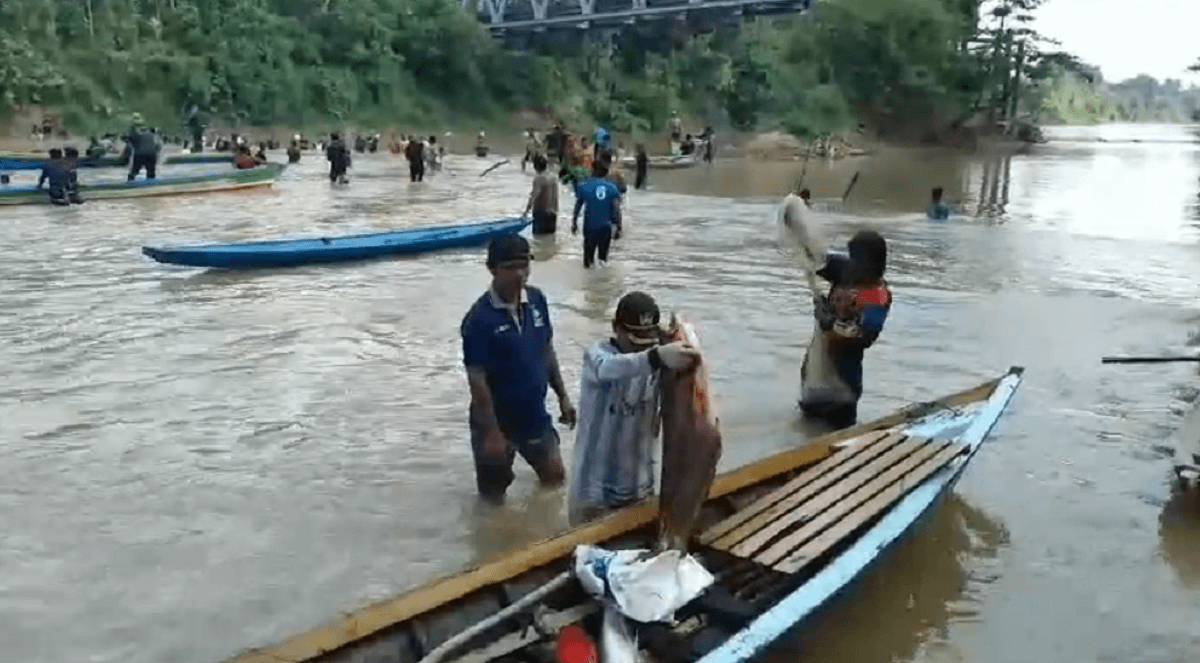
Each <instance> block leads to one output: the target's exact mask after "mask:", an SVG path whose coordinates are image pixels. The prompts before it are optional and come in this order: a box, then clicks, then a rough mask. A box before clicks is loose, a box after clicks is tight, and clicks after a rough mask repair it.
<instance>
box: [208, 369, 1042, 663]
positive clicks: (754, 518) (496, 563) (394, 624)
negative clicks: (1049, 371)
mask: <svg viewBox="0 0 1200 663" xmlns="http://www.w3.org/2000/svg"><path fill="white" fill-rule="evenodd" d="M1023 373H1024V371H1023V369H1021V368H1012V369H1010V370H1009V371H1008V372H1007V373H1006V374H1004V375H1003V376H1001V377H999V378H997V379H995V380H991V381H989V382H986V383H984V384H982V385H979V386H978V387H975V388H973V389H969V390H966V391H963V392H960V393H957V394H953V395H951V396H947V397H945V398H941V399H938V400H936V401H932V402H928V403H917V404H913V405H910V406H908V407H906V408H903V409H901V410H899V411H897V412H895V413H893V414H890V415H888V416H885V417H883V418H880V419H877V420H875V421H872V422H868V423H863V424H859V425H857V426H854V427H852V428H849V429H846V430H843V431H839V432H837V433H833V434H830V435H825V436H823V437H820V438H817V439H815V440H813V441H811V442H809V443H808V444H806V445H804V446H802V447H799V448H797V449H793V450H790V451H784V452H782V453H779V454H776V455H774V456H771V457H769V458H766V459H764V460H761V461H758V462H756V463H752V464H750V465H747V466H745V467H742V468H740V469H737V470H733V471H731V472H727V473H725V474H722V475H720V476H718V477H717V478H716V480H715V481H714V482H713V484H712V487H711V489H710V490H709V498H708V501H707V502H706V503H705V504H704V507H703V510H702V513H701V517H700V520H699V522H700V523H701V527H702V530H703V532H702V533H701V534H700V535H699V536H698V537H697V538H696V540H695V544H696V545H694V546H693V549H692V553H693V555H695V556H696V557H697V559H698V560H700V561H701V563H702V564H704V566H705V567H706V568H708V570H709V571H711V572H712V573H713V574H714V576H716V578H717V581H716V584H714V585H713V586H712V587H710V588H709V589H708V590H707V591H706V592H705V594H703V595H701V596H700V597H699V598H697V599H696V600H695V601H692V602H691V603H690V604H688V605H686V606H684V607H683V608H682V609H680V610H679V611H678V612H677V613H676V615H675V617H676V619H677V620H678V624H677V625H676V626H672V625H667V624H660V625H645V624H640V625H636V630H637V641H638V643H639V645H640V646H641V647H642V648H643V649H645V650H646V651H647V653H649V654H650V657H651V659H652V660H655V661H658V662H660V663H695V662H697V661H699V662H700V663H744V662H745V661H748V660H750V659H752V658H754V657H755V656H756V655H758V654H760V653H761V652H762V651H763V649H764V648H765V647H766V646H767V645H768V644H770V643H771V642H772V641H774V640H776V639H778V638H779V637H780V636H782V635H783V634H784V633H786V632H787V631H788V630H789V629H791V628H792V627H794V626H796V625H798V624H799V623H800V622H802V621H804V620H805V619H806V618H808V617H809V616H811V615H812V614H813V613H815V612H816V611H817V610H818V609H819V608H820V607H821V606H822V605H824V604H825V603H826V602H828V601H829V600H830V599H831V598H833V597H834V596H835V595H837V594H838V592H840V591H841V590H842V589H844V588H846V587H847V586H849V585H850V584H851V583H852V582H853V581H854V580H855V578H857V577H859V576H860V575H862V574H863V573H867V572H870V569H871V566H872V563H873V562H874V561H875V560H877V559H878V558H879V557H880V556H882V555H884V554H885V553H886V551H887V549H888V548H889V546H891V545H892V544H893V543H895V542H896V541H897V540H898V539H900V537H901V536H902V535H904V534H905V533H906V532H909V531H910V530H913V529H914V528H915V527H916V526H917V525H918V523H920V522H921V520H922V516H924V515H925V514H927V513H928V512H929V511H930V510H931V509H934V508H937V504H938V503H939V500H938V498H939V497H940V496H943V495H945V494H946V493H947V491H949V490H951V488H952V487H953V486H954V484H955V482H956V481H957V480H958V478H959V476H961V474H962V472H963V470H964V469H965V468H966V466H967V464H968V463H969V462H970V461H971V459H972V458H973V457H974V456H975V455H976V453H977V452H978V451H979V449H980V447H981V446H982V444H983V442H984V440H985V439H987V436H988V434H989V432H990V431H991V430H992V428H993V426H995V425H996V422H997V421H999V419H1000V417H1001V416H1002V415H1003V413H1004V411H1005V409H1006V408H1007V407H1008V403H1009V401H1010V400H1011V399H1012V397H1013V394H1014V392H1015V391H1016V389H1017V387H1018V385H1019V384H1020V382H1021V378H1022V375H1023ZM856 482H858V483H856ZM856 486H857V487H856ZM839 494H840V498H838V499H834V498H835V497H837V496H838V495H839ZM855 500H857V505H856V506H853V507H852V508H850V507H847V505H851V504H852V503H854V502H855ZM764 504H765V505H767V506H766V508H763V505H764ZM839 509H842V512H841V513H840V517H831V516H834V515H839V511H838V510H839ZM656 515H657V504H656V503H655V502H654V501H653V500H647V501H645V502H642V503H639V504H636V505H634V506H631V507H628V508H626V509H623V510H621V511H619V512H617V513H615V514H612V515H610V516H609V517H607V518H605V519H603V520H599V521H597V522H594V523H591V524H589V525H586V526H583V527H579V528H576V529H573V530H570V531H568V532H566V533H564V534H561V535H559V536H556V537H553V538H551V539H547V540H545V541H542V542H539V543H536V544H533V545H529V546H526V547H523V548H521V549H519V550H514V551H512V552H510V553H507V554H504V555H501V556H499V557H497V558H495V559H493V560H490V561H487V562H484V563H482V564H479V565H476V566H473V567H472V568H469V569H467V570H465V571H462V572H461V573H457V574H454V575H451V576H448V577H446V578H443V579H441V580H436V581H434V582H431V583H429V584H426V585H424V586H422V587H418V588H416V589H414V590H411V591H409V592H407V593H405V594H402V595H400V596H397V597H395V598H392V599H389V600H387V601H384V602H382V603H378V604H376V605H373V606H370V607H367V608H364V609H362V610H359V611H356V612H354V613H352V614H349V615H346V616H344V617H341V618H338V619H336V620H334V621H332V622H330V623H328V624H326V625H324V626H321V627H318V628H315V629H313V630H311V631H308V632H306V633H302V634H300V635H297V636H295V637H293V638H291V639H288V640H286V641H285V642H283V643H281V644H279V645H276V646H273V647H267V648H263V649H254V650H250V651H247V652H244V653H242V654H240V655H237V656H235V657H234V658H232V659H230V660H229V661H228V663H278V662H279V661H291V662H292V663H301V662H305V663H316V662H317V661H321V662H326V661H328V662H331V663H352V662H354V661H365V660H381V661H389V662H394V663H501V662H502V661H513V660H525V659H526V658H529V659H532V660H540V659H539V656H540V653H541V652H544V651H545V650H546V648H547V647H549V648H550V649H553V647H554V643H553V639H554V637H555V634H557V633H559V632H560V630H561V629H562V628H563V627H565V626H567V625H570V624H579V625H581V626H583V627H584V628H585V630H588V631H589V632H590V633H591V635H592V637H593V638H596V636H597V635H598V634H597V633H596V631H595V630H594V627H595V625H596V621H595V617H596V616H598V613H599V608H598V606H597V605H596V603H595V601H593V600H591V599H590V598H589V597H588V596H587V595H586V593H585V592H583V590H582V589H581V588H580V587H578V586H577V583H576V582H575V581H574V580H573V579H570V578H568V580H569V584H567V585H563V586H558V583H557V582H554V583H551V582H548V581H551V580H552V579H560V578H562V576H563V575H564V572H568V571H569V570H570V569H571V568H572V565H573V564H572V552H573V551H574V550H575V548H576V546H579V545H581V544H589V545H602V546H604V547H606V548H609V549H615V548H635V549H636V548H648V547H649V546H650V545H652V544H653V542H654V541H655V540H656V539H657V528H656V522H655V517H656ZM768 515H773V519H772V518H766V517H765V516H768ZM785 518H793V519H794V520H795V522H794V523H793V524H794V528H793V529H790V530H789V529H780V530H779V531H778V532H775V533H774V534H772V535H771V536H769V537H767V538H766V539H764V540H765V542H766V544H767V547H780V544H783V543H785V542H787V541H789V540H791V541H792V543H791V544H789V545H792V546H795V548H788V547H787V546H783V547H782V548H783V549H784V552H783V554H782V555H781V556H780V558H781V560H782V561H780V562H771V563H759V562H757V561H755V560H754V559H752V558H750V557H739V556H737V555H734V554H730V553H729V552H728V550H724V549H719V546H720V545H721V543H720V542H721V540H722V539H725V538H729V537H733V539H737V540H739V541H742V542H746V541H750V540H752V539H753V537H754V536H755V535H756V534H759V533H762V532H764V531H767V530H764V529H763V527H769V526H770V525H771V524H773V523H779V522H781V519H785ZM750 525H756V526H757V527H758V529H755V527H749V526H750ZM806 529H810V530H812V531H811V532H810V533H809V538H807V539H806V538H803V536H802V535H803V533H804V532H805V530H806ZM739 530H741V534H740V535H739V536H741V537H742V538H740V539H738V537H737V536H733V535H734V533H736V532H738V531H739ZM818 543H819V544H821V546H818V545H816V544H818ZM822 546H823V547H824V551H823V552H820V553H817V554H814V555H813V556H812V557H811V558H805V556H804V555H803V554H800V553H804V552H805V551H807V552H810V553H811V552H815V551H816V550H817V548H819V547H822ZM728 547H729V546H726V548H728ZM733 547H736V546H733ZM789 559H790V560H791V561H790V566H792V567H797V566H798V567H799V568H800V570H799V571H795V572H788V571H784V570H781V568H784V567H785V566H788V564H784V562H787V561H788V560H789ZM543 587H551V588H552V589H551V590H550V591H549V593H548V594H546V595H544V596H539V593H538V590H539V589H540V588H543ZM554 587H557V588H556V589H555V588H554ZM527 597H530V600H529V601H528V602H529V603H532V604H533V605H529V606H526V605H525V604H526V603H527V601H526V599H527ZM512 606H516V609H520V610H524V612H523V613H519V614H512V615H509V614H507V613H508V612H510V611H512V610H513V609H514V608H513V607H512ZM502 611H503V613H502ZM498 613H502V614H500V615H499V620H498V621H497V620H496V619H497V614H498ZM488 622H492V623H491V624H490V625H488ZM479 625H482V630H471V631H470V633H467V631H468V629H471V627H476V626H479ZM464 633H467V634H466V635H465V636H461V637H456V636H458V634H464ZM452 640H453V641H454V642H455V643H457V644H449V645H447V643H450V642H451V641H452ZM443 645H447V646H445V647H443ZM431 653H432V655H431ZM527 653H528V656H526V654H527Z"/></svg>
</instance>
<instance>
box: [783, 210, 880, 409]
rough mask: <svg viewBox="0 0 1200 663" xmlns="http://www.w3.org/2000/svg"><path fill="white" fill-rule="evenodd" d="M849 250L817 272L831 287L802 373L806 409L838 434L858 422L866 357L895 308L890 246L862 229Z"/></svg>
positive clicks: (821, 299)
mask: <svg viewBox="0 0 1200 663" xmlns="http://www.w3.org/2000/svg"><path fill="white" fill-rule="evenodd" d="M847 249H848V253H849V257H848V258H847V257H843V256H837V255H830V256H829V258H828V259H827V260H826V263H825V266H824V267H822V268H821V269H820V270H818V271H817V275H818V276H820V277H821V278H824V279H826V280H827V281H829V282H830V284H831V286H830V289H829V294H828V295H827V296H818V297H816V301H815V302H814V307H813V315H814V316H815V317H816V319H817V325H818V328H819V330H820V331H819V334H820V338H814V339H813V342H812V343H811V344H810V345H809V349H808V352H806V353H805V355H804V364H803V365H802V367H801V369H800V376H801V378H800V379H801V383H802V396H801V401H800V408H801V410H802V411H803V412H804V414H805V416H806V417H809V418H812V419H816V420H819V421H823V422H824V423H826V424H828V425H829V426H831V427H833V428H834V429H835V430H840V429H842V428H848V427H850V426H853V425H854V424H855V423H856V422H857V421H858V401H859V399H860V398H862V392H863V372H862V362H863V353H864V351H865V350H866V349H867V348H869V347H871V345H872V344H873V343H875V340H876V339H878V338H879V334H880V332H882V331H883V324H884V322H885V321H886V320H887V316H888V312H889V311H890V310H891V307H892V292H891V290H890V289H889V288H888V285H887V282H886V281H885V280H884V279H883V274H884V271H885V269H886V267H887V242H886V241H885V240H884V239H883V237H882V236H881V235H880V234H879V233H877V232H875V231H873V230H862V231H859V232H858V233H857V234H855V235H854V237H852V238H851V239H850V241H849V243H848V244H847ZM817 362H820V363H821V365H817ZM815 376H825V378H824V380H823V381H822V380H818V379H817V378H816V377H815Z"/></svg>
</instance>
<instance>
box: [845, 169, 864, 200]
mask: <svg viewBox="0 0 1200 663" xmlns="http://www.w3.org/2000/svg"><path fill="white" fill-rule="evenodd" d="M861 172H862V171H855V172H854V177H852V178H850V185H849V186H847V187H846V193H843V194H842V204H845V203H846V199H847V198H849V197H850V191H852V190H853V189H854V185H855V184H858V176H859V175H860V174H861Z"/></svg>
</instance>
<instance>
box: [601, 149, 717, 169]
mask: <svg viewBox="0 0 1200 663" xmlns="http://www.w3.org/2000/svg"><path fill="white" fill-rule="evenodd" d="M700 156H701V155H700V152H699V151H696V152H693V153H691V154H684V155H680V156H677V157H670V156H653V157H650V158H649V159H647V161H646V167H647V168H649V169H651V170H675V169H679V168H691V167H692V166H695V165H696V164H698V163H700ZM621 165H622V166H624V167H625V168H628V169H630V170H633V169H635V168H637V159H636V158H635V157H625V158H624V159H622V160H621Z"/></svg>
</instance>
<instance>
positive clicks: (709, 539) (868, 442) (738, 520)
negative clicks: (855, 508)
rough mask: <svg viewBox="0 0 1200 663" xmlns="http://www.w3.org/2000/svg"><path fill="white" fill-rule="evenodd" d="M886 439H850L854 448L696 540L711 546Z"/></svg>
mask: <svg viewBox="0 0 1200 663" xmlns="http://www.w3.org/2000/svg"><path fill="white" fill-rule="evenodd" d="M886 437H889V435H888V432H887V431H873V432H870V433H867V434H866V435H863V436H862V437H861V438H859V439H857V440H853V444H854V446H853V447H852V448H850V449H847V450H846V451H839V452H836V453H834V454H833V455H832V456H830V457H829V458H826V459H825V460H823V461H821V462H819V463H817V464H816V465H813V466H812V467H810V468H808V469H807V470H805V471H803V472H801V473H800V474H799V475H797V476H796V477H795V478H794V479H792V480H790V481H788V482H787V483H785V484H784V485H782V486H780V487H779V488H776V489H775V490H773V491H771V492H770V493H768V494H766V495H764V496H762V497H761V498H759V499H758V500H756V501H754V502H752V503H750V504H748V505H746V506H744V507H742V508H741V509H739V510H738V511H737V512H736V513H734V514H733V515H731V516H729V517H728V518H726V519H725V520H722V521H721V522H718V523H716V524H715V525H713V526H712V527H710V528H708V529H707V530H706V531H705V532H704V533H702V534H701V535H700V536H699V537H697V540H698V541H699V542H700V543H701V544H702V545H711V544H712V543H713V542H715V541H717V540H718V539H721V538H722V537H725V536H726V535H727V534H729V533H730V532H731V531H732V530H733V529H735V528H737V527H739V526H741V525H742V524H743V523H745V522H746V521H748V520H750V519H752V518H754V517H755V516H756V515H758V514H760V513H762V512H763V511H766V510H767V509H769V508H771V507H772V506H774V505H776V504H778V503H779V502H780V501H781V500H783V499H784V498H786V497H788V496H789V495H791V494H793V493H795V492H796V491H798V490H800V489H801V488H803V487H804V486H806V485H808V484H810V483H812V482H813V481H815V480H817V479H818V478H820V477H822V476H825V475H826V474H827V473H828V472H830V471H832V470H833V469H834V468H836V467H838V466H840V465H844V464H845V463H846V462H848V461H849V460H850V459H851V458H853V457H854V456H856V455H857V454H859V453H861V452H862V451H863V450H864V449H866V448H868V447H870V446H872V445H874V444H876V443H877V442H879V441H880V440H882V439H884V438H886Z"/></svg>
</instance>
